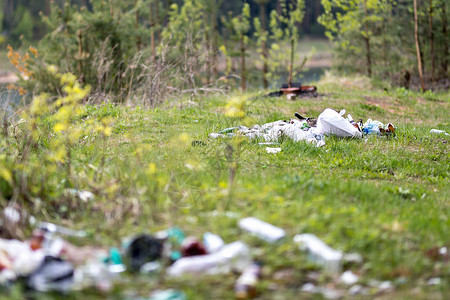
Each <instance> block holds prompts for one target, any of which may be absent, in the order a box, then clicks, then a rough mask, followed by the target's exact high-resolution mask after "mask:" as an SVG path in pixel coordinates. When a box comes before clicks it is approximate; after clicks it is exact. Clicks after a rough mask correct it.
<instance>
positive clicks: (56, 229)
mask: <svg viewBox="0 0 450 300" xmlns="http://www.w3.org/2000/svg"><path fill="white" fill-rule="evenodd" d="M36 225H37V228H39V229H40V230H43V231H45V232H48V233H52V234H54V233H58V234H62V235H66V236H73V237H80V238H81V237H85V236H86V235H87V233H86V231H83V230H73V229H70V228H66V227H63V226H59V225H55V224H53V223H48V222H38V223H37V224H36Z"/></svg>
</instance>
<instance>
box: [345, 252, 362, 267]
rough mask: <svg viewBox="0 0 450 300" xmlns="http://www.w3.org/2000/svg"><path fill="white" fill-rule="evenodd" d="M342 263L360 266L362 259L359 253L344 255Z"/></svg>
mask: <svg viewBox="0 0 450 300" xmlns="http://www.w3.org/2000/svg"><path fill="white" fill-rule="evenodd" d="M342 261H343V262H344V263H351V264H357V265H358V264H361V263H362V262H363V257H362V256H361V254H359V253H345V254H344V256H343V257H342Z"/></svg>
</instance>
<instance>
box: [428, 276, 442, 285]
mask: <svg viewBox="0 0 450 300" xmlns="http://www.w3.org/2000/svg"><path fill="white" fill-rule="evenodd" d="M441 282H442V280H441V278H439V277H433V278H430V279H429V280H428V282H427V284H428V285H440V284H441Z"/></svg>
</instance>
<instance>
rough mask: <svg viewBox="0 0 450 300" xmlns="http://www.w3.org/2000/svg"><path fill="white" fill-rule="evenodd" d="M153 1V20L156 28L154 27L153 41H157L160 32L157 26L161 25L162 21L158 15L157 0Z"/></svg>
mask: <svg viewBox="0 0 450 300" xmlns="http://www.w3.org/2000/svg"><path fill="white" fill-rule="evenodd" d="M154 1H155V17H156V19H155V21H156V26H157V27H156V29H155V41H159V37H160V32H159V30H160V29H159V27H160V26H161V24H162V22H161V16H160V15H159V0H154Z"/></svg>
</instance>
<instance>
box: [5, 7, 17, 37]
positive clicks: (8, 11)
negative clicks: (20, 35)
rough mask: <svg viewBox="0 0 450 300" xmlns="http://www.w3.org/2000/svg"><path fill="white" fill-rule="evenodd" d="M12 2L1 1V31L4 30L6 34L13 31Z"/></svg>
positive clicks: (13, 8)
mask: <svg viewBox="0 0 450 300" xmlns="http://www.w3.org/2000/svg"><path fill="white" fill-rule="evenodd" d="M14 10H15V5H14V0H4V1H3V29H4V30H6V32H7V34H10V32H11V31H12V30H13V29H14V28H13V27H14V24H13V22H14Z"/></svg>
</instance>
